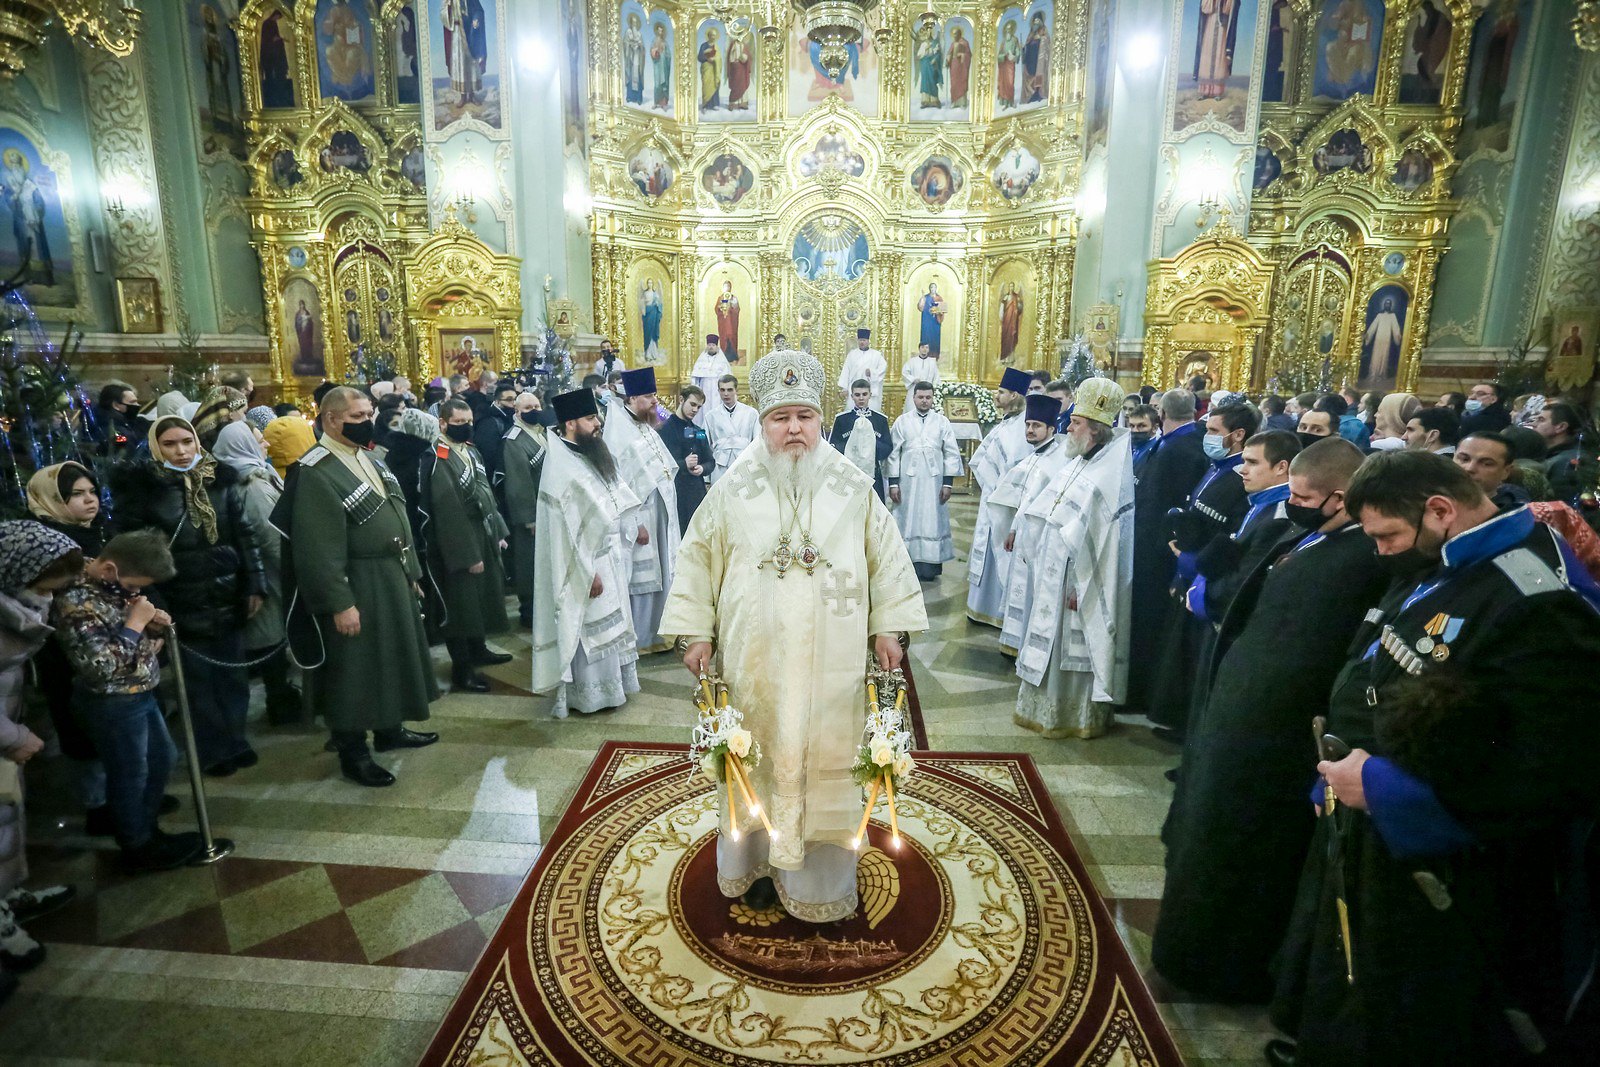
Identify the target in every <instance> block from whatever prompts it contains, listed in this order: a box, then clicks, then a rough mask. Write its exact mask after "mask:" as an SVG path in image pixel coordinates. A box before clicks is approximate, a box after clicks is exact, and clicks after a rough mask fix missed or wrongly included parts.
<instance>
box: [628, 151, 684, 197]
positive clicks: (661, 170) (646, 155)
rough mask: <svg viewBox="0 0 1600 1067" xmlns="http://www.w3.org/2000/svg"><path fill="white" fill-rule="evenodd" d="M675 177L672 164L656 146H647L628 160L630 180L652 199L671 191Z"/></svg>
mask: <svg viewBox="0 0 1600 1067" xmlns="http://www.w3.org/2000/svg"><path fill="white" fill-rule="evenodd" d="M675 177H676V175H675V174H674V173H673V170H672V164H671V163H668V162H667V157H666V155H665V154H664V153H663V152H662V151H661V149H659V148H657V147H656V146H655V145H645V146H643V147H642V148H640V149H639V150H638V151H636V152H634V154H633V155H632V156H630V157H629V158H628V179H629V180H630V181H632V182H633V184H634V185H635V186H636V187H637V188H638V190H639V192H641V193H643V194H644V195H645V196H648V197H650V198H652V199H654V198H655V197H658V196H660V195H661V194H662V193H664V192H666V191H667V190H668V189H670V188H671V187H672V181H673V179H674V178H675Z"/></svg>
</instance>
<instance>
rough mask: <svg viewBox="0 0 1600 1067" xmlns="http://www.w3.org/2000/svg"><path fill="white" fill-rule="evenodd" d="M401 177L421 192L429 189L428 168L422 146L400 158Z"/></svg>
mask: <svg viewBox="0 0 1600 1067" xmlns="http://www.w3.org/2000/svg"><path fill="white" fill-rule="evenodd" d="M400 177H402V178H404V179H405V180H406V181H408V182H410V183H411V184H412V185H414V186H416V187H417V190H418V191H419V192H420V191H421V190H423V189H426V188H427V187H428V167H427V164H426V162H425V161H424V159H423V155H422V148H421V146H420V145H419V146H417V147H415V148H412V149H410V150H409V151H408V152H406V154H405V155H403V156H401V157H400Z"/></svg>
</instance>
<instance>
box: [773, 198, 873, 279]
mask: <svg viewBox="0 0 1600 1067" xmlns="http://www.w3.org/2000/svg"><path fill="white" fill-rule="evenodd" d="M869 257H870V252H869V249H868V247H867V235H866V233H865V231H863V230H862V229H861V227H860V226H858V225H857V224H856V223H855V222H853V221H852V220H850V219H848V218H845V217H844V216H842V215H818V216H815V217H813V218H811V219H808V220H807V221H806V222H805V223H804V224H803V225H802V226H801V227H800V231H799V232H798V233H797V234H795V238H794V248H793V257H792V258H793V260H794V269H795V272H796V273H797V274H799V275H800V277H801V278H802V279H804V280H806V281H818V280H820V279H822V278H829V277H831V278H838V279H842V280H843V281H847V282H853V281H855V280H856V279H857V278H859V277H861V275H862V274H863V273H865V271H866V269H867V261H868V259H869Z"/></svg>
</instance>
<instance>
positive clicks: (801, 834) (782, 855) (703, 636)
mask: <svg viewBox="0 0 1600 1067" xmlns="http://www.w3.org/2000/svg"><path fill="white" fill-rule="evenodd" d="M750 384H751V389H752V390H753V392H754V394H755V400H756V404H757V410H758V411H759V413H760V416H761V436H760V437H759V438H758V439H757V441H756V443H755V445H754V446H753V447H751V448H748V449H746V450H745V452H744V454H743V455H741V456H740V457H739V459H738V460H737V461H735V463H734V465H733V467H732V469H730V470H729V471H728V473H727V475H726V476H725V477H723V478H722V479H720V480H719V481H718V482H717V483H716V484H715V485H713V486H712V487H711V491H710V492H709V493H708V494H707V495H706V499H705V503H704V504H702V505H701V506H700V509H699V510H698V511H696V512H695V515H694V519H693V520H692V521H691V522H690V523H689V529H688V532H687V533H686V534H685V535H684V539H683V548H682V551H681V552H680V553H679V558H678V570H677V574H676V576H675V577H674V580H673V584H672V592H671V594H670V596H669V597H668V601H667V611H666V614H665V615H664V616H663V617H662V620H661V627H662V630H663V632H665V633H669V634H674V635H678V636H679V637H680V638H681V639H682V640H683V642H684V643H685V644H686V647H687V652H686V655H685V656H684V665H685V666H686V667H688V669H689V672H690V673H691V674H694V675H699V674H700V673H701V672H703V671H708V670H712V669H716V670H718V671H719V673H720V674H721V676H722V678H724V679H725V680H726V681H727V683H728V685H729V690H730V693H731V696H732V702H733V703H734V704H735V705H736V706H737V707H738V708H739V709H740V710H742V711H743V712H744V725H745V728H746V729H748V730H749V731H750V732H751V733H752V734H753V735H754V737H755V739H756V741H758V742H759V743H760V745H761V747H762V750H763V753H764V758H763V759H762V760H761V762H760V764H759V765H757V766H755V767H753V768H750V775H751V778H752V780H753V784H754V786H755V791H756V794H757V795H758V796H759V797H760V798H761V801H762V803H763V804H764V805H765V808H766V811H767V814H768V818H770V820H771V822H772V824H773V832H772V833H771V834H768V833H767V832H766V830H765V828H764V827H763V825H762V823H761V822H760V821H759V820H758V819H756V818H754V817H752V816H751V814H750V812H749V810H748V809H743V810H741V811H740V812H739V814H738V819H739V823H738V825H737V826H734V825H733V824H732V823H731V822H730V816H731V815H732V814H733V813H732V812H730V811H729V810H728V809H727V808H726V807H724V808H723V809H722V813H721V829H722V832H721V833H719V834H718V836H717V882H718V886H719V887H720V889H721V891H722V893H723V895H725V896H728V897H738V896H743V897H744V898H745V902H746V904H748V905H749V906H750V907H752V908H757V909H761V908H765V907H768V906H770V905H771V904H772V903H773V901H774V900H776V901H777V902H779V903H781V904H782V905H783V907H784V909H785V910H786V911H788V913H789V914H790V915H793V916H794V917H795V918H797V919H801V920H804V921H807V922H813V923H828V922H837V921H840V920H842V919H846V918H849V917H850V916H851V915H853V914H854V913H855V911H856V908H857V904H858V898H857V892H856V861H857V858H858V853H857V852H856V851H854V848H853V844H854V840H853V839H854V835H855V830H856V826H857V824H858V823H859V822H860V821H861V814H862V804H863V798H862V791H861V789H860V787H859V786H857V785H856V783H855V781H854V780H853V778H852V776H851V766H852V764H853V763H854V761H855V754H856V747H857V746H858V745H859V744H860V741H861V731H862V727H863V722H864V717H865V708H866V668H867V665H868V662H869V659H875V661H876V663H877V665H878V666H879V667H881V668H884V669H893V668H895V667H898V666H900V664H901V663H902V660H903V656H904V652H903V648H904V646H903V644H902V638H903V636H904V635H905V634H906V633H907V632H909V631H920V630H924V629H926V628H927V624H928V620H927V613H926V611H925V610H924V608H923V604H922V592H921V589H920V587H919V586H918V584H917V577H916V573H915V571H913V570H912V567H911V558H910V556H909V555H908V554H907V553H906V548H905V543H904V541H902V540H901V537H900V532H899V531H898V530H897V529H896V528H895V524H894V519H893V518H891V517H890V515H889V512H888V510H887V509H886V508H885V507H884V505H883V503H882V502H881V501H880V500H878V498H877V496H876V494H874V493H873V491H872V481H871V479H870V478H869V477H868V476H867V475H866V474H864V473H863V472H862V471H861V470H860V469H859V468H857V467H856V466H855V464H853V463H851V462H850V461H849V460H848V459H846V458H845V457H844V456H842V455H840V454H839V453H838V452H837V451H836V450H834V449H832V448H828V447H825V446H822V445H821V437H822V434H821V430H822V421H821V415H822V400H823V396H824V394H825V392H826V390H827V388H828V378H827V373H826V372H825V371H824V370H823V368H822V364H821V363H819V362H818V361H817V360H816V359H815V358H813V357H812V356H810V355H808V354H807V353H804V352H795V351H782V352H773V353H770V354H768V355H766V356H763V357H762V358H761V359H760V360H758V361H757V362H756V364H755V366H754V367H752V368H751V372H750ZM718 802H719V803H722V801H721V799H720V797H719V801H718ZM734 830H737V831H738V834H737V836H735V835H734V833H733V832H732V831H734Z"/></svg>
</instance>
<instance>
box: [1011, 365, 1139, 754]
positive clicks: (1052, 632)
mask: <svg viewBox="0 0 1600 1067" xmlns="http://www.w3.org/2000/svg"><path fill="white" fill-rule="evenodd" d="M1102 382H1103V383H1104V385H1099V384H1096V383H1102ZM1121 405H1122V389H1121V387H1120V386H1118V385H1117V384H1116V383H1115V382H1112V381H1109V380H1107V379H1104V378H1091V379H1090V380H1089V381H1087V382H1085V383H1084V384H1083V385H1082V386H1081V387H1080V388H1079V389H1078V393H1077V397H1076V401H1075V404H1074V408H1073V414H1072V420H1071V423H1070V424H1069V426H1068V428H1067V439H1068V440H1067V443H1068V447H1069V450H1070V451H1071V453H1072V454H1073V458H1072V460H1071V461H1070V462H1068V463H1067V465H1066V466H1065V467H1063V468H1062V469H1061V470H1060V471H1059V472H1058V473H1057V474H1056V476H1055V478H1054V479H1053V480H1052V482H1051V484H1050V486H1049V487H1048V488H1047V489H1046V490H1045V493H1044V495H1043V496H1042V497H1041V499H1042V500H1045V501H1047V502H1048V504H1049V511H1048V513H1047V515H1046V518H1045V528H1044V531H1043V533H1042V535H1041V537H1040V543H1039V548H1038V552H1037V556H1036V559H1035V560H1034V561H1033V563H1032V567H1031V570H1032V572H1033V601H1032V611H1031V612H1030V614H1029V616H1028V618H1027V619H1026V620H1025V621H1026V626H1025V629H1024V632H1023V638H1022V643H1021V645H1020V646H1019V648H1018V652H1017V675H1018V677H1020V678H1021V679H1022V683H1021V685H1020V686H1019V688H1018V691H1017V710H1016V714H1015V721H1016V723H1017V724H1018V725H1019V726H1024V727H1027V728H1028V729H1030V730H1036V731H1038V732H1039V733H1042V734H1043V735H1044V736H1046V737H1098V736H1100V735H1101V734H1103V733H1105V732H1106V731H1107V730H1108V729H1110V727H1111V720H1112V714H1113V705H1115V704H1120V703H1122V701H1123V700H1124V699H1125V698H1126V696H1127V685H1128V620H1129V610H1130V607H1131V605H1132V593H1131V590H1130V586H1131V585H1132V582H1133V449H1132V446H1131V443H1130V439H1129V436H1128V433H1127V431H1125V430H1123V431H1117V430H1113V429H1112V423H1113V422H1114V421H1115V419H1116V416H1117V410H1118V408H1120V407H1121Z"/></svg>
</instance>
